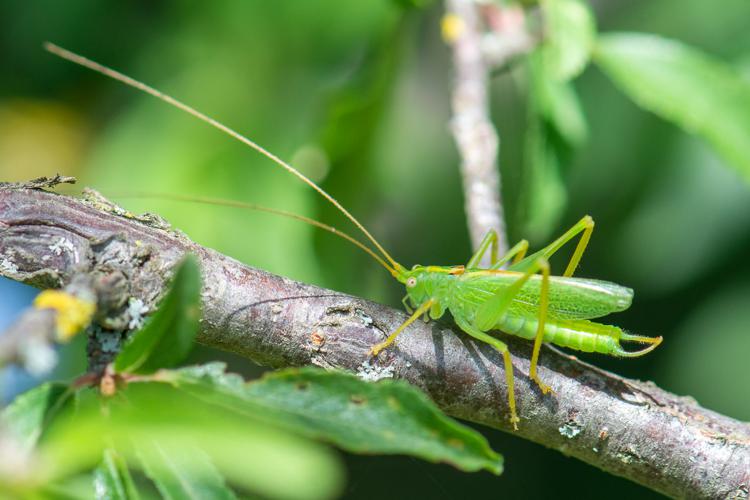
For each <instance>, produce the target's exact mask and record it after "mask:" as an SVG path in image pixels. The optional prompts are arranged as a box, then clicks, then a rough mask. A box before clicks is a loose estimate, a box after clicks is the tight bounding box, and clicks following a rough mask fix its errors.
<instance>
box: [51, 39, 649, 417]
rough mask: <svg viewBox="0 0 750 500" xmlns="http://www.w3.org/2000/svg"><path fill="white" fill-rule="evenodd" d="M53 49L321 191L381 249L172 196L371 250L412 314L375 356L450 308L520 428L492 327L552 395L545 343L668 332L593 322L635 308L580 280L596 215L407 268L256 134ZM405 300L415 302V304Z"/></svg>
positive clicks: (583, 343)
mask: <svg viewBox="0 0 750 500" xmlns="http://www.w3.org/2000/svg"><path fill="white" fill-rule="evenodd" d="M45 48H46V49H47V50H48V51H50V52H52V53H53V54H56V55H58V56H60V57H62V58H64V59H67V60H69V61H72V62H74V63H77V64H80V65H82V66H85V67H87V68H89V69H92V70H94V71H97V72H99V73H101V74H103V75H106V76H109V77H111V78H113V79H115V80H118V81H120V82H122V83H125V84H126V85H129V86H131V87H134V88H136V89H139V90H141V91H143V92H146V93H148V94H151V95H152V96H154V97H157V98H158V99H161V100H162V101H165V102H167V103H168V104H171V105H172V106H175V107H177V108H178V109H181V110H183V111H185V112H187V113H188V114H190V115H193V116H195V117H197V118H199V119H200V120H202V121H204V122H206V123H208V124H209V125H211V126H213V127H215V128H217V129H219V130H221V131H222V132H224V133H226V134H228V135H229V136H231V137H233V138H235V139H237V140H239V141H240V142H242V143H244V144H246V145H248V146H250V147H251V148H253V149H255V150H256V151H258V152H260V153H261V154H263V155H264V156H266V157H268V158H269V159H271V160H272V161H273V162H274V163H276V164H277V165H278V166H280V167H282V168H284V169H285V170H287V171H288V172H290V173H291V174H293V175H294V176H296V177H297V178H298V179H300V180H301V181H302V182H304V183H306V184H307V185H309V186H310V187H312V188H313V189H314V190H316V191H317V192H318V193H319V194H320V195H321V196H322V197H323V198H325V199H326V200H327V201H328V202H330V203H331V204H332V205H333V206H335V207H336V208H337V209H338V210H339V211H340V212H341V213H342V214H343V215H344V216H345V217H347V218H348V219H349V220H350V221H351V222H352V223H353V224H354V225H355V226H356V227H357V228H358V230H359V231H361V232H362V234H363V235H364V236H365V237H366V238H367V239H368V240H369V241H370V242H371V243H372V244H373V245H374V247H375V249H372V248H370V247H368V246H367V245H365V244H363V243H361V242H360V241H358V240H356V239H355V238H353V237H351V236H349V235H347V234H346V233H343V232H341V231H339V230H337V229H335V228H333V227H331V226H328V225H326V224H323V223H320V222H318V221H314V220H312V219H309V218H306V217H303V216H300V215H296V214H290V213H288V212H284V211H281V210H275V209H268V208H265V207H260V206H257V205H250V204H243V203H240V202H231V201H222V200H210V199H205V198H203V199H200V198H190V197H178V196H172V198H178V199H188V200H189V199H193V200H195V201H203V202H207V203H215V204H225V205H232V206H238V207H245V208H251V209H256V210H262V211H267V212H272V213H276V214H280V215H284V216H287V217H292V218H295V219H298V220H301V221H303V222H306V223H308V224H312V225H314V226H317V227H319V228H321V229H324V230H326V231H328V232H331V233H333V234H335V235H337V236H340V237H342V238H344V239H346V240H347V241H349V242H351V243H353V244H355V245H356V246H357V247H359V248H360V249H362V250H364V251H365V252H367V253H368V254H369V255H370V256H371V257H372V258H374V259H375V260H376V261H377V262H378V263H379V264H380V265H382V266H383V267H385V268H386V269H387V270H388V272H390V273H391V275H392V276H393V277H394V278H396V279H397V280H398V281H399V282H400V283H402V284H404V285H405V286H406V292H407V295H406V297H404V304H405V305H406V306H407V310H408V311H409V312H410V313H411V316H410V317H409V319H407V320H406V321H405V322H404V323H403V324H402V325H401V326H399V327H398V328H397V329H396V330H395V331H394V332H393V333H392V334H391V335H389V336H388V338H387V339H385V340H384V341H383V342H382V343H380V344H377V345H375V346H373V347H372V349H371V354H372V355H373V356H377V355H378V353H379V352H381V351H382V350H383V349H385V348H387V347H388V346H389V345H391V344H392V343H393V342H394V341H395V340H396V338H397V337H398V335H400V334H401V333H402V332H403V331H404V330H405V329H406V328H407V327H408V326H409V325H410V324H411V323H413V322H414V321H415V320H416V319H417V318H419V317H420V316H423V315H424V316H425V318H427V317H429V318H432V319H438V318H440V317H442V316H443V314H445V312H446V311H448V310H449V311H450V312H451V314H452V316H453V318H454V320H455V322H456V324H457V325H458V327H459V328H460V329H461V330H462V331H464V332H465V333H466V334H468V335H470V336H471V337H473V338H475V339H477V340H479V341H481V342H484V343H487V344H489V345H490V346H492V347H493V348H495V349H496V350H497V351H499V352H500V353H501V354H502V356H503V360H504V364H505V376H506V381H507V385H508V387H507V390H508V404H509V410H510V411H509V413H510V415H509V419H510V422H511V423H512V425H513V426H514V428H516V429H517V428H518V427H517V423H518V422H519V418H518V415H517V412H516V404H515V396H514V379H513V365H512V362H511V357H510V353H509V351H508V348H507V346H506V344H505V343H504V342H502V341H501V340H500V339H499V338H497V337H495V336H493V335H492V334H490V333H489V332H491V331H501V332H504V333H506V334H510V335H516V336H519V337H523V338H526V339H533V340H534V348H533V351H532V357H531V366H530V370H529V372H530V373H529V376H530V377H531V379H533V380H534V381H535V382H536V384H537V385H538V386H539V387H540V388H541V390H542V392H543V393H548V392H550V391H551V389H550V387H549V386H547V385H545V384H544V383H543V382H542V381H541V380H540V378H539V375H538V373H537V363H538V360H539V350H540V348H541V344H542V342H549V343H552V344H556V345H559V346H563V347H569V348H572V349H577V350H580V351H585V352H599V353H603V354H610V355H613V356H622V357H637V356H642V355H644V354H647V353H649V352H651V351H652V350H653V349H655V348H656V347H657V346H658V345H659V344H660V343H661V341H662V337H655V338H652V337H644V336H640V335H631V334H628V333H626V332H624V331H623V330H621V329H620V328H618V327H616V326H610V325H604V324H600V323H595V322H593V321H590V320H591V319H595V318H599V317H601V316H604V315H606V314H609V313H612V312H618V311H623V310H625V309H627V308H628V307H630V304H631V301H632V298H633V291H632V290H631V289H629V288H625V287H622V286H620V285H617V284H614V283H609V282H606V281H600V280H593V279H584V278H573V277H572V276H573V273H574V271H575V270H576V268H577V267H578V263H579V262H580V260H581V257H582V256H583V253H584V251H585V249H586V246H587V245H588V242H589V239H590V237H591V233H592V231H593V229H594V221H593V220H592V219H591V217H589V216H586V217H583V218H582V219H581V220H580V221H579V222H578V223H577V224H575V225H574V226H573V227H572V228H570V229H569V230H568V231H567V232H565V233H564V234H563V235H562V236H560V237H559V238H558V239H556V240H555V241H554V242H552V243H551V244H550V245H548V246H547V247H545V248H543V249H542V250H539V251H538V252H535V253H533V254H531V255H529V256H526V252H527V250H528V246H529V245H528V242H527V241H526V240H522V241H521V242H519V243H518V244H516V245H515V246H514V247H513V248H511V249H510V251H508V253H506V254H505V255H503V256H498V250H497V234H495V233H494V232H493V231H490V232H489V233H488V234H487V235H486V236H485V238H484V240H483V241H482V243H481V245H480V246H479V249H478V250H477V252H476V253H475V254H474V255H473V256H472V257H471V259H470V260H469V262H468V263H467V264H466V265H465V266H450V267H445V266H421V265H416V266H414V267H412V268H411V269H410V270H407V269H406V268H405V267H403V266H402V265H401V264H399V263H398V262H396V260H394V259H393V257H391V255H390V254H389V253H388V252H387V251H386V250H385V249H384V248H383V247H382V245H381V244H380V243H379V242H378V241H377V240H376V239H375V237H373V236H372V234H370V232H369V231H368V230H367V229H366V228H365V227H364V226H363V225H362V224H361V223H360V222H359V221H358V220H357V219H356V218H355V217H354V216H353V215H352V214H351V213H349V211H347V210H346V209H345V208H344V207H343V206H341V204H339V202H338V201H336V199H334V198H333V197H332V196H331V195H329V194H328V193H327V192H326V191H324V190H323V189H322V188H321V187H320V186H318V185H317V184H315V183H314V182H312V181H311V180H310V179H308V178H307V177H306V176H305V175H303V174H302V173H301V172H299V171H298V170H297V169H295V168H294V167H293V166H291V165H290V164H289V163H287V162H285V161H283V160H282V159H280V158H279V157H277V156H276V155H274V154H273V153H270V152H269V151H267V150H266V149H264V148H263V147H261V146H260V145H258V144H256V143H255V142H253V141H252V140H250V139H248V138H246V137H245V136H243V135H241V134H239V133H238V132H235V131H234V130H232V129H230V128H229V127H227V126H225V125H223V124H221V123H219V122H218V121H216V120H214V119H213V118H210V117H208V116H206V115H205V114H203V113H201V112H199V111H197V110H195V109H193V108H192V107H190V106H188V105H186V104H184V103H182V102H180V101H178V100H176V99H174V98H173V97H170V96H168V95H166V94H163V93H162V92H159V91H158V90H156V89H154V88H152V87H149V86H148V85H145V84H143V83H141V82H139V81H136V80H134V79H132V78H130V77H128V76H126V75H123V74H122V73H119V72H117V71H115V70H112V69H110V68H107V67H105V66H102V65H100V64H98V63H96V62H93V61H91V60H89V59H86V58H84V57H82V56H79V55H77V54H74V53H72V52H69V51H67V50H65V49H63V48H60V47H58V46H56V45H53V44H50V43H47V44H45ZM578 235H580V239H579V241H578V245H577V246H576V249H575V251H574V252H573V256H572V257H571V259H570V261H569V263H568V266H567V268H566V269H565V272H564V273H563V275H562V276H551V275H550V266H549V263H548V259H549V258H550V257H551V256H552V255H553V254H554V253H555V252H557V251H558V250H559V249H560V248H561V247H562V246H563V245H565V244H566V243H567V242H569V241H571V240H572V239H574V238H576V237H577V236H578ZM488 251H489V252H490V257H491V259H490V261H491V265H490V267H488V268H482V267H480V262H481V260H482V258H483V257H484V255H485V254H486V253H487V252H488ZM407 301H408V302H409V304H407ZM621 341H631V342H637V343H641V344H648V346H647V347H645V348H644V349H642V350H640V351H634V352H632V351H626V350H624V349H623V348H622V346H621V345H620V342H621Z"/></svg>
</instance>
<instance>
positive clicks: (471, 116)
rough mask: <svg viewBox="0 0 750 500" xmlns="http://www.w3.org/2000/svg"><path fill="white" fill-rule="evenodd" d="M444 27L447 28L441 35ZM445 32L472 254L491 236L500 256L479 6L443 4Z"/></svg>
mask: <svg viewBox="0 0 750 500" xmlns="http://www.w3.org/2000/svg"><path fill="white" fill-rule="evenodd" d="M446 25H447V26H450V28H448V29H445V26H446ZM443 31H444V36H445V38H446V39H447V41H448V42H449V43H450V44H451V45H452V47H453V65H454V68H455V87H454V89H453V98H452V106H453V118H452V120H451V128H452V130H453V136H454V138H455V140H456V144H457V145H458V150H459V153H460V155H461V175H462V178H463V188H464V203H465V207H466V217H467V220H468V225H469V234H470V236H471V243H472V247H473V248H474V250H476V249H477V248H478V247H479V244H480V242H481V241H482V238H483V237H484V235H485V234H486V233H487V231H489V230H495V231H496V232H497V235H498V249H499V251H500V254H503V253H505V252H506V251H507V249H508V244H507V240H506V235H505V222H504V220H503V211H502V205H501V203H500V170H499V168H498V161H497V155H498V150H499V139H498V135H497V132H496V131H495V128H494V126H493V124H492V122H491V121H490V117H489V94H488V91H487V84H488V81H489V68H488V66H487V64H486V62H485V58H484V55H483V53H482V32H483V27H482V20H481V18H480V14H479V10H478V6H477V3H476V2H475V1H474V0H447V1H446V17H445V19H444V30H443ZM488 258H489V256H488ZM484 264H489V261H488V262H485V263H484Z"/></svg>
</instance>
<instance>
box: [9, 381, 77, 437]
mask: <svg viewBox="0 0 750 500" xmlns="http://www.w3.org/2000/svg"><path fill="white" fill-rule="evenodd" d="M72 395H73V391H72V390H70V389H69V388H68V386H66V385H65V384H59V383H45V384H42V385H40V386H38V387H35V388H33V389H31V390H29V391H27V392H24V393H23V394H21V395H19V396H17V397H16V399H14V400H13V402H12V403H11V404H10V405H9V406H8V407H7V408H5V409H4V410H3V411H2V414H0V423H2V427H5V428H6V429H7V430H8V431H9V432H10V433H11V434H12V435H13V436H15V437H16V438H17V439H18V442H19V445H20V446H21V449H23V450H24V451H29V450H31V449H32V448H33V447H34V445H36V442H37V440H38V439H39V436H41V434H42V431H43V430H44V429H45V427H46V425H47V424H48V423H49V422H50V420H51V419H52V418H53V417H54V416H55V415H56V414H57V413H59V412H60V410H62V409H63V408H64V407H65V406H66V404H67V403H68V402H69V399H70V396H72Z"/></svg>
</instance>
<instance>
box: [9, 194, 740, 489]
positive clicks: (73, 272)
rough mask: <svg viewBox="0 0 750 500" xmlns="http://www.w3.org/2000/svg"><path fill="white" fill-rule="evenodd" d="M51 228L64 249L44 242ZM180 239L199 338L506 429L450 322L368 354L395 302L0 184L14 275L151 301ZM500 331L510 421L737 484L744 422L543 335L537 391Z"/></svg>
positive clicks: (643, 464)
mask: <svg viewBox="0 0 750 500" xmlns="http://www.w3.org/2000/svg"><path fill="white" fill-rule="evenodd" d="M61 238H62V239H63V240H64V241H65V242H66V243H65V244H64V245H58V246H57V247H58V248H63V250H64V251H61V252H53V251H51V250H50V246H51V245H53V244H55V242H59V241H60V239H61ZM188 252H189V253H193V254H195V255H197V256H198V258H199V260H200V262H201V266H202V269H203V278H204V283H205V285H204V289H203V292H202V299H203V305H204V317H203V319H202V323H201V331H200V333H199V341H200V342H201V343H203V344H205V345H209V346H213V347H216V348H219V349H223V350H226V351H230V352H234V353H237V354H240V355H243V356H246V357H248V358H250V359H253V360H255V361H256V362H258V363H261V364H264V365H268V366H272V367H284V366H301V365H310V364H312V365H316V366H320V367H324V368H338V369H344V370H350V371H354V372H360V373H363V374H367V375H368V376H372V372H373V370H375V371H377V372H378V373H380V374H382V375H393V376H395V377H398V378H402V379H405V380H408V381H409V382H411V383H413V384H415V385H417V386H418V387H420V388H422V389H423V390H424V391H425V392H426V393H427V394H428V395H429V396H430V397H431V398H432V399H433V400H434V401H435V402H436V403H437V404H438V405H439V406H440V407H441V408H442V409H443V410H444V411H445V412H446V413H448V414H450V415H453V416H455V417H459V418H463V419H466V420H470V421H473V422H478V423H481V424H485V425H488V426H491V427H496V428H499V429H503V430H506V431H510V429H511V427H510V425H509V423H508V419H507V416H508V408H507V404H506V401H507V399H506V398H507V392H506V387H505V384H504V382H503V381H504V380H505V378H504V373H503V361H502V358H501V357H499V355H498V354H497V352H496V351H494V350H493V349H492V348H490V347H489V346H487V345H486V344H482V343H477V342H474V341H472V340H471V339H469V338H467V337H466V335H463V334H461V332H460V331H459V330H458V329H457V328H456V327H454V326H452V325H449V324H445V323H439V322H438V323H429V324H425V323H422V322H420V321H418V322H416V323H414V324H413V325H412V326H410V327H409V329H408V331H407V332H405V334H404V335H402V336H401V337H399V340H398V342H397V343H396V344H395V346H393V347H392V348H389V349H387V350H386V351H384V352H383V353H381V354H380V356H378V358H377V359H372V357H371V356H370V355H369V354H368V353H369V350H370V348H371V347H372V346H373V345H374V344H376V343H378V342H380V341H382V340H383V339H384V338H385V336H386V335H387V334H388V333H389V332H391V331H393V330H394V329H395V328H396V327H397V326H398V325H399V324H401V323H402V322H403V321H404V319H405V317H406V315H405V314H404V313H403V312H402V311H399V310H396V309H392V308H390V307H386V306H383V305H380V304H376V303H373V302H370V301H368V300H365V299H361V298H358V297H352V296H349V295H345V294H341V293H338V292H335V291H331V290H325V289H322V288H319V287H316V286H312V285H306V284H303V283H298V282H295V281H292V280H289V279H286V278H282V277H279V276H274V275H272V274H269V273H266V272H264V271H261V270H258V269H253V268H250V267H247V266H245V265H243V264H241V263H239V262H237V261H235V260H233V259H231V258H229V257H226V256H223V255H221V254H219V253H217V252H215V251H213V250H210V249H207V248H204V247H201V246H199V245H197V244H196V243H193V242H192V241H190V240H188V239H187V238H186V237H185V236H184V235H182V234H181V233H178V232H174V231H171V230H170V229H168V228H167V227H166V226H164V224H162V223H159V222H158V219H153V218H151V219H141V218H136V217H135V216H133V215H132V214H129V213H126V212H124V211H122V210H121V209H117V208H116V207H113V206H112V205H109V204H107V203H103V202H102V200H101V199H95V200H94V201H82V200H79V199H74V198H70V197H66V196H60V195H55V194H52V193H48V192H45V191H39V190H33V189H23V188H19V187H17V186H15V187H9V186H5V187H2V186H0V273H2V274H3V275H5V276H8V277H10V278H13V279H16V280H18V281H23V282H26V283H30V284H32V285H35V286H38V287H50V286H58V287H59V286H64V285H66V284H67V283H69V282H70V280H71V279H72V278H73V277H74V276H77V275H80V274H88V275H91V276H94V277H95V278H96V280H97V281H100V282H109V283H117V284H118V285H117V286H110V287H108V288H109V289H110V291H109V293H110V297H109V299H108V300H107V302H109V303H111V304H118V303H120V304H124V303H126V302H127V301H128V300H129V299H136V300H138V301H140V302H142V303H143V304H144V307H145V308H152V307H153V306H154V304H155V303H156V301H157V300H158V298H159V297H160V296H161V295H162V294H163V293H164V289H165V286H166V283H167V280H168V278H169V276H170V273H171V271H172V269H173V267H174V266H175V264H176V263H177V262H178V261H179V260H180V259H181V258H182V256H183V255H184V254H185V253H188ZM118 294H121V295H122V296H121V297H120V299H119V300H115V299H116V296H117V295H118ZM114 309H116V308H114ZM114 314H115V316H117V314H116V313H114ZM122 314H123V315H127V314H128V312H127V311H126V310H125V309H123V310H122ZM129 314H133V313H132V312H130V313H129ZM99 323H100V324H99V325H98V326H99V328H108V327H114V326H116V325H118V324H120V325H123V324H127V323H128V318H127V317H114V318H113V317H109V315H107V317H100V318H99ZM709 334H710V332H709ZM508 344H509V346H510V349H511V350H512V352H513V354H514V369H515V370H516V373H517V375H516V384H517V387H516V388H517V392H516V395H517V399H518V408H519V416H520V417H521V423H520V429H519V431H518V432H516V433H515V434H516V435H518V436H520V437H523V438H526V439H529V440H532V441H534V442H537V443H541V444H543V445H545V446H547V447H550V448H554V449H557V450H559V451H561V452H563V453H565V454H566V455H569V456H573V457H576V458H578V459H580V460H583V461H585V462H587V463H589V464H592V465H594V466H596V467H599V468H601V469H603V470H605V471H608V472H610V473H612V474H616V475H619V476H623V477H625V478H628V479H631V480H633V481H635V482H638V483H640V484H643V485H644V486H647V487H650V488H652V489H654V490H656V491H660V492H662V493H664V494H666V495H670V496H673V497H680V498H684V497H689V498H746V497H747V493H748V491H749V490H750V426H748V424H746V423H742V422H739V421H736V420H733V419H731V418H729V417H726V416H723V415H719V414H717V413H714V412H712V411H709V410H706V409H704V408H701V407H700V406H698V405H697V404H696V402H695V401H694V400H692V399H690V398H686V397H679V396H675V395H673V394H670V393H668V392H666V391H663V390H661V389H659V388H658V387H656V386H655V385H653V384H651V383H644V382H639V381H635V380H629V379H625V378H622V377H619V376H617V375H614V374H612V373H608V372H606V371H603V370H600V369H597V368H595V367H593V366H590V365H587V364H585V363H582V362H580V361H578V360H576V359H575V358H574V357H571V356H566V355H564V354H561V353H560V352H558V351H556V350H553V349H543V351H542V355H541V358H540V366H539V371H540V376H541V377H542V379H543V380H544V381H545V382H547V383H549V384H550V385H551V386H552V387H553V389H554V390H555V391H556V394H555V395H554V396H550V395H546V396H545V395H543V394H541V393H540V391H539V389H538V388H537V386H536V384H534V383H533V382H531V381H530V380H529V378H528V376H527V374H528V370H529V356H530V348H529V345H528V342H524V341H522V340H513V339H509V341H508ZM511 432H512V431H511Z"/></svg>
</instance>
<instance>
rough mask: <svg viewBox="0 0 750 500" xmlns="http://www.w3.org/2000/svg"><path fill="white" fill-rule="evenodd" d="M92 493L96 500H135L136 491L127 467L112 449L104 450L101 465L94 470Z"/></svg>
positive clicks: (137, 497)
mask: <svg viewBox="0 0 750 500" xmlns="http://www.w3.org/2000/svg"><path fill="white" fill-rule="evenodd" d="M94 491H95V493H96V498H97V500H137V499H139V498H140V495H138V490H136V488H135V485H134V484H133V479H132V478H131V477H130V471H129V470H128V465H127V464H126V463H125V460H123V458H122V457H120V456H119V455H118V454H117V452H115V451H114V450H112V449H106V450H104V459H103V460H102V463H101V465H99V467H97V468H96V470H94Z"/></svg>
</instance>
